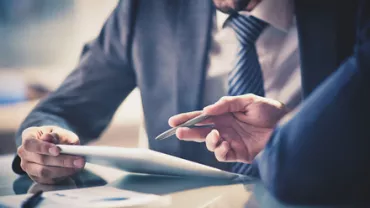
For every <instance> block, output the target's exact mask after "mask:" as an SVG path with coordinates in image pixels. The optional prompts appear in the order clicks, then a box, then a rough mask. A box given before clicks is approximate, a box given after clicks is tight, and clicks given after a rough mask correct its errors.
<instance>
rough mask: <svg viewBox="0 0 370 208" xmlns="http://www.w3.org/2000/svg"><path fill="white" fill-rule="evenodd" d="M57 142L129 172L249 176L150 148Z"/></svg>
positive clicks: (66, 151) (63, 149)
mask: <svg viewBox="0 0 370 208" xmlns="http://www.w3.org/2000/svg"><path fill="white" fill-rule="evenodd" d="M58 146H59V147H60V149H61V152H62V153H64V154H70V155H79V156H84V157H86V159H87V161H88V162H91V163H97V164H100V165H109V166H114V167H117V168H119V169H122V170H125V171H128V172H132V173H145V174H157V175H170V176H184V177H185V176H191V177H210V178H218V179H229V180H239V179H240V180H246V179H247V180H248V178H247V176H243V175H239V174H235V173H231V172H226V171H223V170H220V169H217V168H213V167H209V166H206V165H202V164H199V163H195V162H192V161H188V160H184V159H181V158H178V157H174V156H170V155H167V154H163V153H160V152H156V151H153V150H149V149H141V148H121V147H104V146H77V145H58Z"/></svg>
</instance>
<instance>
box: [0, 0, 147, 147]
mask: <svg viewBox="0 0 370 208" xmlns="http://www.w3.org/2000/svg"><path fill="white" fill-rule="evenodd" d="M117 3H118V0H104V1H103V0H63V1H60V0H0V142H1V143H0V154H7V153H13V152H15V151H16V147H15V143H14V134H15V132H16V130H17V128H18V126H19V125H20V124H21V122H22V121H23V119H24V118H25V116H26V115H27V114H28V112H29V111H30V110H31V109H32V108H33V106H34V105H36V104H37V102H38V100H39V99H40V98H42V97H43V96H45V95H46V94H47V93H48V92H50V91H53V90H55V89H56V88H57V87H58V85H59V84H60V83H61V82H62V81H63V80H64V78H65V77H66V76H67V75H68V74H69V73H70V72H71V71H72V70H73V69H74V67H75V66H76V64H77V62H78V59H79V55H80V52H81V50H82V47H83V44H84V43H86V42H88V41H90V40H92V39H94V38H95V37H96V36H97V35H98V33H99V30H100V28H101V27H102V25H103V24H104V21H105V20H106V19H107V17H108V15H109V14H110V13H111V11H112V10H113V8H114V7H115V6H116V4H117ZM140 102H141V101H140V95H139V92H138V90H134V91H133V93H131V95H130V96H129V98H128V99H126V100H125V102H124V103H123V104H122V105H121V106H120V108H119V110H118V111H117V113H116V115H115V117H114V119H113V121H112V123H111V125H110V126H109V128H108V129H107V130H106V131H105V132H104V134H103V135H102V137H101V139H100V140H99V141H95V142H94V144H95V145H102V144H104V145H115V146H125V147H133V146H136V145H137V138H138V132H139V126H140V122H141V118H142V108H141V103H140ZM118 137H120V138H122V137H123V138H125V139H117V138H118Z"/></svg>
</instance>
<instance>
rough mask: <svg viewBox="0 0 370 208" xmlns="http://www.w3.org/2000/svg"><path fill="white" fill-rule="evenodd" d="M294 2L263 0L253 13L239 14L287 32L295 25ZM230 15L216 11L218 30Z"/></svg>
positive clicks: (289, 0) (244, 12)
mask: <svg viewBox="0 0 370 208" xmlns="http://www.w3.org/2000/svg"><path fill="white" fill-rule="evenodd" d="M293 13H294V12H293V2H292V0H279V1H277V0H263V1H261V2H260V3H259V4H258V5H257V6H256V7H255V8H254V9H253V10H252V11H251V12H246V11H241V12H239V14H242V15H251V16H254V17H256V18H258V19H260V20H263V21H265V22H267V23H268V24H270V25H271V26H272V27H274V28H276V29H279V30H282V31H284V32H287V31H288V30H289V28H290V27H291V26H292V24H293V16H294V15H293ZM228 17H229V15H228V14H225V13H222V12H220V11H218V10H217V11H216V22H217V29H222V28H223V26H224V24H225V22H226V21H227V19H228Z"/></svg>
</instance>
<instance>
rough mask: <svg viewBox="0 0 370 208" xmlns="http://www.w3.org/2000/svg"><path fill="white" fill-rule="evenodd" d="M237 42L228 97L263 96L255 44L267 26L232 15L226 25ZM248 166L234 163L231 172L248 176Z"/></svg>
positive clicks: (261, 22) (229, 79) (250, 19)
mask: <svg viewBox="0 0 370 208" xmlns="http://www.w3.org/2000/svg"><path fill="white" fill-rule="evenodd" d="M227 24H228V25H229V26H230V27H231V28H233V30H234V31H235V33H236V36H237V39H238V41H239V43H240V44H239V46H238V51H237V56H236V60H235V66H234V68H233V69H232V70H231V72H230V73H229V76H228V83H229V89H228V95H231V96H236V95H242V94H247V93H253V94H256V95H259V96H264V94H265V92H264V88H263V77H262V71H261V66H260V63H259V61H258V55H257V51H256V47H255V42H256V40H257V39H258V37H259V35H260V34H261V32H262V31H263V29H264V28H265V27H266V26H267V24H266V23H265V22H263V21H261V20H259V19H257V18H255V17H253V16H244V15H240V14H234V15H232V16H231V17H230V19H229V22H228V23H227ZM250 166H251V165H249V164H244V163H235V164H233V166H232V172H235V173H239V174H248V172H249V169H250Z"/></svg>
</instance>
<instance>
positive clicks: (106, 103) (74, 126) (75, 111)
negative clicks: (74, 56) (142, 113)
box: [13, 1, 136, 169]
mask: <svg viewBox="0 0 370 208" xmlns="http://www.w3.org/2000/svg"><path fill="white" fill-rule="evenodd" d="M132 2H134V1H122V2H120V3H119V5H118V6H117V7H116V9H115V10H114V11H113V13H112V14H111V16H110V17H109V18H108V20H107V21H106V22H105V24H104V26H103V28H102V30H101V32H100V34H99V36H98V37H97V38H96V39H95V40H94V41H92V42H91V43H90V44H87V45H85V47H84V48H83V52H82V55H81V59H80V62H79V64H78V66H77V67H76V69H75V70H74V71H73V72H72V73H71V74H70V75H69V76H68V77H67V78H66V80H65V81H64V82H63V83H62V85H61V86H60V87H59V88H58V89H57V90H56V91H55V92H53V93H51V95H49V96H48V97H47V98H46V99H45V100H42V101H41V102H40V103H39V104H38V105H37V106H36V108H35V109H33V111H32V112H31V113H30V114H29V115H28V116H27V117H26V119H25V121H24V122H23V123H22V125H21V127H20V128H19V130H18V132H17V134H16V143H17V146H19V145H20V144H21V140H22V139H21V133H22V131H23V130H24V129H26V128H28V127H31V126H42V125H56V126H60V127H62V128H65V129H68V130H71V131H73V132H75V133H76V134H77V135H78V136H79V137H80V140H81V142H82V143H86V142H88V141H90V140H91V139H94V138H97V137H98V136H99V135H100V133H101V132H102V131H103V130H104V129H105V128H106V126H107V125H108V123H109V122H110V120H111V118H112V116H113V114H114V112H115V111H116V109H117V108H118V106H119V105H120V103H121V102H122V101H123V99H124V98H125V97H126V96H127V95H128V94H129V93H130V92H131V91H132V90H133V89H134V88H135V86H136V81H135V80H136V78H135V73H134V71H133V69H132V67H131V63H130V59H131V58H130V42H131V41H130V38H131V26H132V14H133V10H134V5H132V4H133V3H132ZM15 166H17V165H15ZM13 169H14V164H13Z"/></svg>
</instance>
